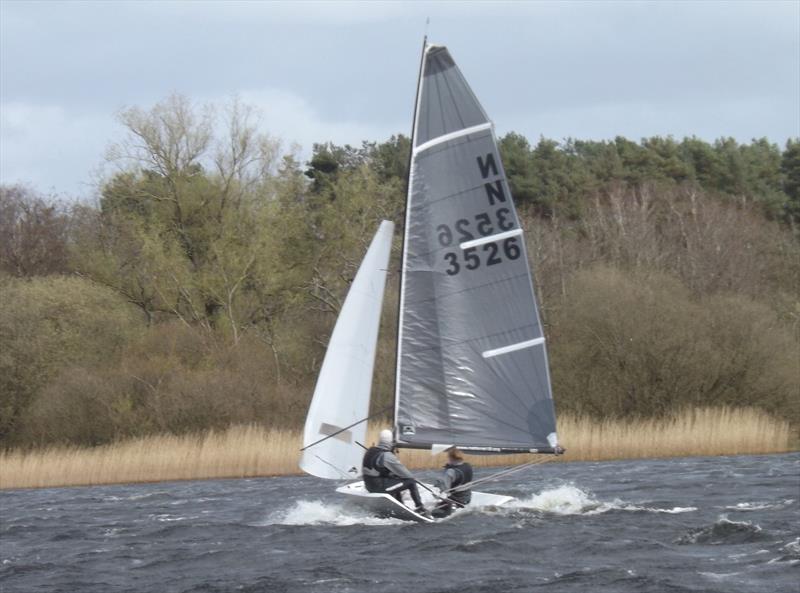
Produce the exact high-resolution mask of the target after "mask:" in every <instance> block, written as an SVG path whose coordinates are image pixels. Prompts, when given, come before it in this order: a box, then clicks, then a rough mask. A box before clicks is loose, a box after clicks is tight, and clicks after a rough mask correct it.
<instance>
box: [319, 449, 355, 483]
mask: <svg viewBox="0 0 800 593" xmlns="http://www.w3.org/2000/svg"><path fill="white" fill-rule="evenodd" d="M314 457H316V458H317V459H319V460H320V461H321V462H322V463H324V464H325V465H328V466H330V467H332V468H333V469H335V470H336V471H337V472H339V473H340V474H342V475H343V476H344V479H345V480H351V479H352V478H353V476H348V475H347V474H346V473H345V472H343V471H342V470H340V469H339V468H338V467H336V466H335V465H333V464H332V463H330V462H328V461H325V460H324V459H323V458H322V457H320V456H319V455H314Z"/></svg>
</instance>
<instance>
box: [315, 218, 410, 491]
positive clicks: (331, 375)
mask: <svg viewBox="0 0 800 593" xmlns="http://www.w3.org/2000/svg"><path fill="white" fill-rule="evenodd" d="M393 232H394V224H393V223H391V222H389V221H386V220H384V221H383V222H382V223H381V225H380V228H379V229H378V232H377V233H376V234H375V237H374V238H373V239H372V243H371V244H370V246H369V249H368V250H367V254H366V255H365V256H364V260H363V261H362V263H361V266H360V267H359V269H358V272H357V273H356V277H355V278H354V279H353V282H352V284H351V285H350V290H349V292H348V293H347V298H346V299H345V302H344V305H343V306H342V310H341V311H340V313H339V318H338V320H337V321H336V327H334V329H333V334H331V338H330V342H329V343H328V350H327V352H326V354H325V360H324V361H323V363H322V368H321V369H320V372H319V377H317V386H316V388H315V389H314V397H313V399H312V400H311V406H310V407H309V410H308V416H307V417H306V425H305V429H304V431H303V447H304V448H305V449H304V450H303V453H302V457H301V459H300V468H301V469H302V470H303V471H305V472H306V473H309V474H311V475H314V476H317V477H320V478H328V479H334V480H337V479H338V480H341V479H353V478H357V477H358V476H359V475H360V474H361V457H362V455H363V450H362V449H361V447H360V445H359V444H358V443H359V442H360V443H363V442H364V438H365V436H366V430H367V427H366V422H360V423H358V424H356V425H355V426H352V427H350V428H347V427H349V426H350V425H351V424H353V423H357V422H359V421H362V420H364V419H366V417H367V414H368V410H369V400H370V391H371V389H372V369H373V365H374V362H375V348H376V344H377V341H378V327H379V325H380V318H381V308H382V305H383V291H384V286H385V285H386V269H387V266H388V263H389V253H390V251H391V246H392V234H393ZM342 429H346V430H342ZM337 433H338V434H337ZM331 435H335V436H331ZM326 437H329V438H326ZM317 441H321V442H319V443H318V444H313V443H316V442H317ZM312 444H313V446H311V447H309V445H312Z"/></svg>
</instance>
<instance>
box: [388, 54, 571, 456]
mask: <svg viewBox="0 0 800 593" xmlns="http://www.w3.org/2000/svg"><path fill="white" fill-rule="evenodd" d="M412 137H413V142H412V159H411V170H410V178H409V191H408V197H407V202H406V228H405V237H404V242H403V246H404V249H403V270H402V282H401V293H400V320H399V336H398V353H397V384H396V392H395V424H396V426H395V431H396V436H397V440H398V444H399V445H400V446H401V447H417V448H428V447H435V446H437V445H445V446H446V445H457V446H459V447H462V448H464V449H466V450H472V451H485V452H510V451H519V450H524V451H530V450H535V451H538V452H543V453H544V452H552V451H553V449H554V448H555V447H556V444H557V441H556V428H555V414H554V410H553V401H552V395H551V389H550V377H549V371H548V364H547V352H546V349H545V343H544V334H543V331H542V326H541V322H540V320H539V313H538V310H537V307H536V300H535V296H534V291H533V284H532V277H531V273H530V268H529V265H528V259H527V255H526V252H525V243H524V239H523V236H522V229H521V227H520V224H519V220H518V218H517V213H516V210H515V208H514V204H513V202H512V200H511V193H510V191H509V188H508V183H507V180H506V175H505V172H504V170H503V165H502V163H501V161H500V155H499V152H498V149H497V142H496V139H495V137H494V130H493V127H492V124H491V122H490V121H489V118H488V117H487V115H486V113H485V112H484V110H483V108H482V107H481V105H480V103H479V102H478V100H477V99H476V98H475V95H474V94H473V93H472V90H471V89H470V88H469V85H468V84H467V82H466V80H465V79H464V77H463V76H462V74H461V72H460V71H459V69H458V67H457V66H456V65H455V62H454V61H453V59H452V57H451V56H450V54H449V52H448V51H447V49H446V48H444V47H441V46H427V47H426V48H425V50H424V53H423V62H422V66H421V71H420V82H419V89H418V94H417V106H416V111H415V121H414V131H413V136H412Z"/></svg>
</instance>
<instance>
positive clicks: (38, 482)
mask: <svg viewBox="0 0 800 593" xmlns="http://www.w3.org/2000/svg"><path fill="white" fill-rule="evenodd" d="M380 428H381V427H380V426H378V425H373V426H371V427H370V433H369V437H370V438H368V441H370V442H372V441H374V440H375V437H376V435H377V431H378V430H380ZM559 435H560V439H561V441H562V443H563V445H564V446H566V447H567V449H568V450H567V454H566V455H565V456H563V457H559V458H558V460H559V461H587V460H607V459H633V458H642V457H680V456H689V455H736V454H761V453H781V452H786V451H788V450H790V443H789V439H790V435H791V431H790V427H789V425H788V423H786V422H784V421H781V420H778V419H775V418H773V417H771V416H769V415H767V414H765V413H763V412H760V411H757V410H752V409H736V410H733V409H725V408H711V409H699V410H692V411H688V412H686V413H684V414H682V415H680V416H678V417H676V418H674V419H672V420H660V421H657V420H649V421H639V422H622V421H613V420H606V421H602V422H598V421H595V420H590V419H585V418H573V417H564V418H562V419H560V420H559ZM301 438H302V435H301V433H300V432H299V431H280V430H266V429H263V428H261V427H257V426H237V427H232V428H230V429H228V430H227V431H224V432H209V433H207V434H205V435H202V436H182V437H177V436H155V437H147V438H142V439H137V440H133V441H125V442H120V443H115V444H112V445H106V446H102V447H96V448H92V449H79V448H63V447H62V448H52V449H45V450H36V451H30V452H23V451H10V452H6V453H2V454H0V488H32V487H34V488H35V487H53V486H74V485H91V484H112V483H125V482H156V481H162V480H195V479H207V478H242V477H255V476H271V475H281V474H294V473H298V469H297V460H298V457H299V453H298V450H299V448H300V442H301ZM400 456H401V459H403V461H404V462H405V463H406V464H407V465H409V467H412V468H416V469H423V468H433V467H438V466H439V465H441V463H442V456H436V457H434V456H431V455H430V453H429V452H426V451H412V450H403V451H401V453H400ZM532 458H533V456H530V455H513V456H500V457H495V456H473V457H471V458H470V461H471V462H472V463H473V464H474V465H476V466H497V465H512V464H517V463H524V462H527V461H530V460H531V459H532Z"/></svg>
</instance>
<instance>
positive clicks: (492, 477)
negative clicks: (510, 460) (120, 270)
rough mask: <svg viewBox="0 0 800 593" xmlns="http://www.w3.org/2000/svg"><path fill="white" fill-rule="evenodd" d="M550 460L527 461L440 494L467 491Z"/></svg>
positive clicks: (547, 458) (548, 458) (543, 458)
mask: <svg viewBox="0 0 800 593" xmlns="http://www.w3.org/2000/svg"><path fill="white" fill-rule="evenodd" d="M551 460H552V458H551V457H542V458H539V459H533V460H531V461H529V462H528V463H523V464H522V465H518V466H515V467H512V468H510V469H506V470H503V471H500V472H497V473H495V474H491V475H489V476H486V477H484V478H481V479H479V480H473V481H472V482H468V483H466V484H464V485H462V486H456V487H454V488H450V489H449V490H444V491H443V492H442V494H450V493H452V492H459V491H461V490H468V489H470V488H472V487H473V486H475V485H476V484H483V483H484V482H489V481H491V480H496V479H497V478H502V477H504V476H509V475H511V474H513V473H516V472H518V471H521V470H523V469H525V468H528V467H530V466H532V465H539V464H542V463H547V462H548V461H551Z"/></svg>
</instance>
